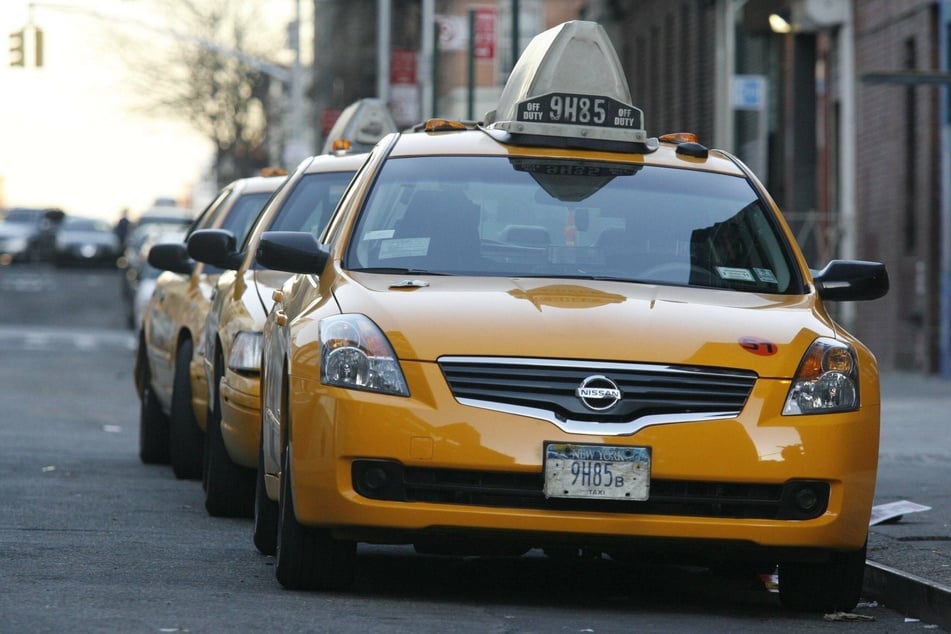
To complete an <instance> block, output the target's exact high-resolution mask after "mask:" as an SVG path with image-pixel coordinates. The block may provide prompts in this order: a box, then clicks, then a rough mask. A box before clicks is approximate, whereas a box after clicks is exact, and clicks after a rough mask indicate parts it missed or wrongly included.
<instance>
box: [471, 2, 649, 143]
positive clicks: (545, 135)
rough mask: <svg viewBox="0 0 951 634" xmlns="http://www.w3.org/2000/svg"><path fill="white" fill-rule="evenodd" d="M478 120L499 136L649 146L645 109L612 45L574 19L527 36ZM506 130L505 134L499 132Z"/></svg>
mask: <svg viewBox="0 0 951 634" xmlns="http://www.w3.org/2000/svg"><path fill="white" fill-rule="evenodd" d="M485 127H486V129H487V130H488V131H489V132H490V133H494V134H493V136H495V137H496V138H497V139H498V140H500V141H502V142H505V141H506V140H507V134H509V135H512V136H513V137H514V136H517V137H518V143H520V144H530V145H542V146H547V147H576V148H593V149H604V150H612V151H627V152H638V153H648V152H653V151H654V150H656V149H657V147H658V143H657V139H649V138H648V137H647V132H646V131H645V129H644V128H645V126H644V113H643V111H642V110H641V109H640V108H637V107H635V106H633V105H631V91H630V88H629V87H628V84H627V79H626V78H625V76H624V73H623V71H622V69H621V62H620V60H619V59H618V56H617V52H616V51H615V50H614V46H613V45H612V44H611V41H610V39H608V36H607V33H606V32H605V31H604V28H603V27H602V26H601V25H600V24H598V23H596V22H586V21H581V20H574V21H571V22H565V23H564V24H561V25H559V26H556V27H554V28H552V29H549V30H547V31H545V32H543V33H540V34H539V35H536V36H535V38H534V39H532V41H531V42H530V43H529V45H528V47H527V48H526V49H525V52H523V53H522V56H521V57H520V58H519V60H518V63H517V64H516V65H515V68H514V69H512V74H511V75H509V79H508V82H507V83H506V84H505V88H504V89H503V90H502V95H501V96H500V97H499V103H498V105H497V107H496V109H495V110H493V111H491V112H488V113H486V115H485ZM506 133H507V134H506Z"/></svg>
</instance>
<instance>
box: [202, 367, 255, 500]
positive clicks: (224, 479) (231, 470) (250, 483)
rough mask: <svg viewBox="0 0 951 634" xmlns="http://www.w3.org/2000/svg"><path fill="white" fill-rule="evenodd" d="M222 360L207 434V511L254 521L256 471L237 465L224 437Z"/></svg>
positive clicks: (205, 476)
mask: <svg viewBox="0 0 951 634" xmlns="http://www.w3.org/2000/svg"><path fill="white" fill-rule="evenodd" d="M222 367H223V364H222V359H221V358H220V353H219V356H218V357H217V358H216V359H215V398H214V399H213V405H212V407H211V410H210V411H209V412H208V413H209V416H208V424H207V425H206V430H205V445H206V451H205V462H204V477H203V482H204V485H205V510H206V511H208V514H209V515H211V516H213V517H252V515H253V511H254V509H253V504H254V479H255V476H254V473H255V472H254V470H253V469H248V468H245V467H242V466H240V465H237V464H235V463H234V462H233V461H232V460H231V456H229V455H228V449H227V448H226V447H225V441H224V438H222V436H221V376H222V369H221V368H222Z"/></svg>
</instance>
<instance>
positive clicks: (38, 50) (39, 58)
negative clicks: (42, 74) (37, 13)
mask: <svg viewBox="0 0 951 634" xmlns="http://www.w3.org/2000/svg"><path fill="white" fill-rule="evenodd" d="M33 65H34V66H36V67H37V68H40V67H41V66H43V29H41V28H40V27H36V28H34V29H33Z"/></svg>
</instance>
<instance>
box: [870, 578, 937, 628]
mask: <svg viewBox="0 0 951 634" xmlns="http://www.w3.org/2000/svg"><path fill="white" fill-rule="evenodd" d="M862 596H863V597H865V598H867V599H873V600H875V601H878V602H879V603H881V604H883V605H885V606H886V607H887V608H889V609H891V610H895V611H897V612H900V613H902V614H904V615H906V616H910V617H914V618H916V619H920V620H922V621H924V622H926V623H932V624H934V625H938V626H940V627H941V628H943V629H944V630H946V631H949V632H951V587H948V586H946V585H943V584H940V583H937V582H934V581H929V580H927V579H924V578H923V577H919V576H917V575H913V574H911V573H907V572H903V571H901V570H898V569H897V568H892V567H890V566H886V565H884V564H879V563H876V562H874V561H866V562H865V583H864V586H863V592H862Z"/></svg>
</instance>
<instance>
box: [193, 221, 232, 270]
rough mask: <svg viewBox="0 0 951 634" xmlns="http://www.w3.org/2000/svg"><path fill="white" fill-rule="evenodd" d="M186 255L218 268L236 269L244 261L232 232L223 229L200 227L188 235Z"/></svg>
mask: <svg viewBox="0 0 951 634" xmlns="http://www.w3.org/2000/svg"><path fill="white" fill-rule="evenodd" d="M188 255H190V256H191V257H192V258H194V259H196V260H198V261H199V262H204V263H206V264H211V265H212V266H217V267H218V268H220V269H231V270H237V269H238V268H240V267H241V263H242V262H243V261H244V256H243V255H242V254H240V253H238V250H237V245H236V240H235V237H234V234H233V233H231V232H230V231H226V230H224V229H201V230H199V231H195V232H194V233H192V234H191V235H190V236H188Z"/></svg>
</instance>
